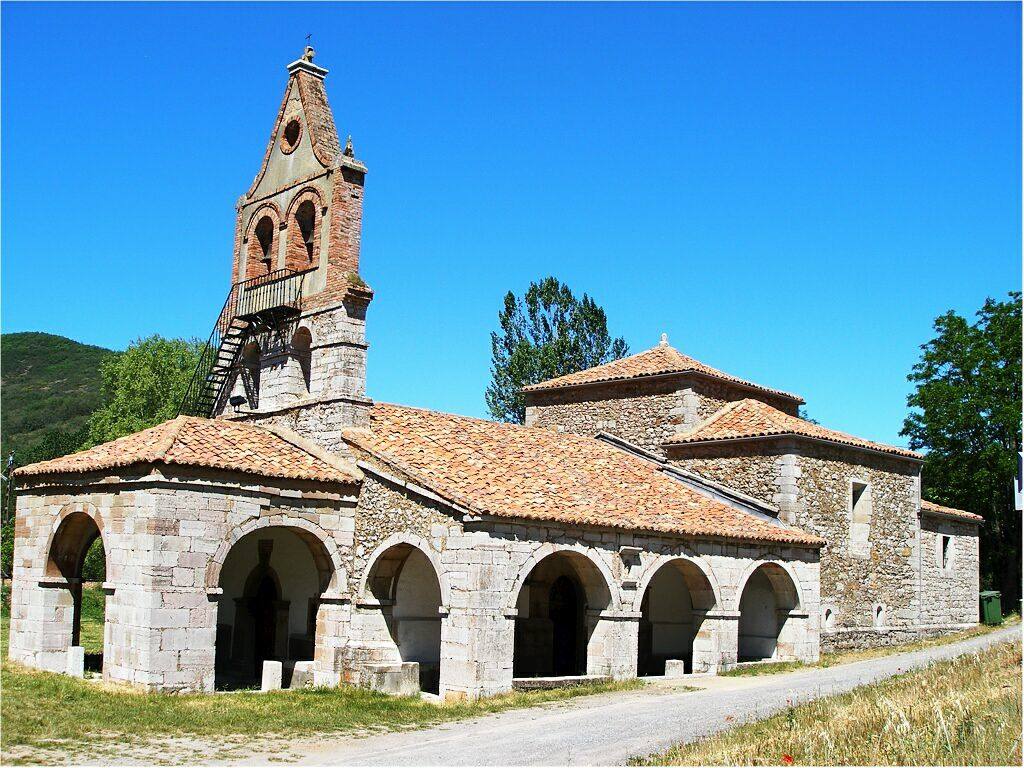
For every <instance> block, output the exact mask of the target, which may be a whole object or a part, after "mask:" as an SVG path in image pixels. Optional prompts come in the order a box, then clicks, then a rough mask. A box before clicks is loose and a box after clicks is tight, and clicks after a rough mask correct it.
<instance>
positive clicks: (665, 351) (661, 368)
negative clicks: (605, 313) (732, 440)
mask: <svg viewBox="0 0 1024 768" xmlns="http://www.w3.org/2000/svg"><path fill="white" fill-rule="evenodd" d="M667 373H696V374H702V375H704V376H709V377H711V378H714V379H720V380H721V381H728V382H731V383H733V384H740V385H742V386H744V387H749V388H752V389H756V390H758V391H759V392H767V393H769V394H772V395H777V396H779V397H785V398H789V399H790V400H796V401H797V402H801V403H802V402H803V398H802V397H800V396H799V395H794V394H791V393H789V392H783V391H782V390H779V389H769V388H768V387H762V386H761V385H760V384H754V383H753V382H752V381H746V380H745V379H740V378H738V377H736V376H732V375H730V374H728V373H724V372H722V371H720V370H718V369H717V368H712V367H711V366H710V365H705V364H704V363H702V362H700V361H699V360H694V359H693V358H692V357H689V356H688V355H684V354H683V353H682V352H680V351H679V350H677V349H675V348H674V347H672V346H670V345H669V344H668V343H667V342H663V343H661V344H659V345H658V346H656V347H652V348H651V349H648V350H646V351H644V352H640V353H638V354H636V355H630V356H629V357H624V358H622V359H621V360H613V361H612V362H610V363H605V364H604V365H598V366H595V367H594V368H588V369H586V370H585V371H578V372H577V373H570V374H567V375H565V376H559V377H558V378H556V379H549V380H548V381H542V382H540V383H538V384H531V385H530V386H528V387H523V392H539V391H543V390H548V389H561V388H563V387H574V386H578V385H580V384H597V383H600V382H607V381H621V380H625V379H638V378H642V377H644V376H658V375H661V374H667Z"/></svg>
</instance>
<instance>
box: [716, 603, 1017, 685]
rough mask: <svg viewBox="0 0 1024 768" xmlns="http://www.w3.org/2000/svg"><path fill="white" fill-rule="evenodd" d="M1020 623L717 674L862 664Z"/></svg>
mask: <svg viewBox="0 0 1024 768" xmlns="http://www.w3.org/2000/svg"><path fill="white" fill-rule="evenodd" d="M1019 623H1020V616H1018V615H1017V614H1010V615H1009V616H1007V617H1006V618H1005V619H1004V620H1003V623H1002V624H1001V625H999V626H996V627H990V626H986V625H985V624H979V625H978V626H976V627H971V628H970V629H965V630H963V631H961V632H950V633H949V634H947V635H940V636H938V637H930V638H928V639H925V640H915V641H913V642H910V643H902V644H900V645H884V646H879V647H877V648H861V649H859V650H854V651H834V652H832V653H823V654H821V659H820V660H818V661H817V662H815V663H814V664H806V663H804V662H802V661H768V662H760V663H757V664H750V665H747V666H743V667H735V668H734V669H730V670H728V671H726V672H720V673H719V674H721V675H723V676H726V677H749V676H760V675H776V674H779V673H781V672H795V671H796V670H800V669H810V668H813V667H834V666H835V665H836V664H849V663H851V662H854V661H864V660H865V659H877V658H878V657H880V656H891V655H893V654H895V653H907V652H909V651H923V650H924V649H925V648H934V647H935V646H937V645H948V644H949V643H958V642H960V641H961V640H967V639H969V638H972V637H979V636H980V635H987V634H989V633H991V632H995V631H996V630H998V629H1003V628H1004V627H1008V626H1011V625H1013V624H1019Z"/></svg>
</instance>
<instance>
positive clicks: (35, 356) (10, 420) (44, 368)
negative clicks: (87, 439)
mask: <svg viewBox="0 0 1024 768" xmlns="http://www.w3.org/2000/svg"><path fill="white" fill-rule="evenodd" d="M112 354H114V353H113V352H111V351H110V350H109V349H104V348H103V347H94V346H91V345H89V344H80V343H79V342H77V341H72V340H71V339H66V338H64V337H63V336H54V335H52V334H49V333H5V334H3V335H2V336H0V387H2V390H0V431H2V436H3V440H2V442H3V447H2V449H3V456H4V459H5V460H6V457H7V454H8V452H9V451H10V450H12V449H13V450H15V451H17V452H18V453H22V452H23V451H28V450H30V449H31V448H32V447H33V446H34V445H35V443H36V442H38V441H39V439H40V438H41V437H42V436H43V435H44V434H45V433H47V432H48V431H49V430H52V429H59V430H62V431H65V432H74V431H75V430H78V429H80V428H82V427H83V426H84V425H85V423H86V421H87V420H88V418H89V414H90V413H92V412H93V410H95V409H96V407H97V406H98V405H99V403H100V363H101V362H102V361H103V360H104V359H105V358H107V357H108V356H110V355H112ZM19 463H20V462H19Z"/></svg>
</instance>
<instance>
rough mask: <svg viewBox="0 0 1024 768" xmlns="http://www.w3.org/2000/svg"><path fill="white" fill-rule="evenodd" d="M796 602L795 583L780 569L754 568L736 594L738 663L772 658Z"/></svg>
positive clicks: (770, 565) (769, 567)
mask: <svg viewBox="0 0 1024 768" xmlns="http://www.w3.org/2000/svg"><path fill="white" fill-rule="evenodd" d="M799 603H800V599H799V593H798V592H797V588H796V584H794V583H793V579H792V578H791V577H790V575H789V574H788V573H787V572H786V570H785V569H784V568H783V567H782V566H780V565H778V564H776V563H764V564H763V565H760V566H758V567H757V568H756V569H755V570H754V571H753V573H751V574H750V576H749V577H748V578H747V581H746V583H745V584H744V586H743V592H742V594H741V595H740V606H739V607H740V619H739V649H738V650H739V653H738V659H739V661H741V662H743V661H762V660H765V659H771V658H774V657H775V656H776V651H777V649H778V645H779V636H780V635H781V634H782V632H783V629H784V627H785V625H786V622H787V621H788V619H789V614H790V612H791V611H793V610H795V609H796V608H797V607H798V606H799Z"/></svg>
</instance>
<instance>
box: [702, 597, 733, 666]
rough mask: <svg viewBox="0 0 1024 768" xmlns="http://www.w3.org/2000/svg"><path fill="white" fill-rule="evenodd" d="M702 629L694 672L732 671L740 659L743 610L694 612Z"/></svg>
mask: <svg viewBox="0 0 1024 768" xmlns="http://www.w3.org/2000/svg"><path fill="white" fill-rule="evenodd" d="M693 614H694V622H696V621H697V620H698V617H699V618H700V628H699V629H698V630H697V634H696V636H695V637H694V639H693V671H694V672H710V673H711V674H716V673H718V672H724V671H726V670H727V669H732V668H733V667H735V666H736V662H737V659H738V658H739V630H740V612H739V611H720V610H709V611H694V612H693Z"/></svg>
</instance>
